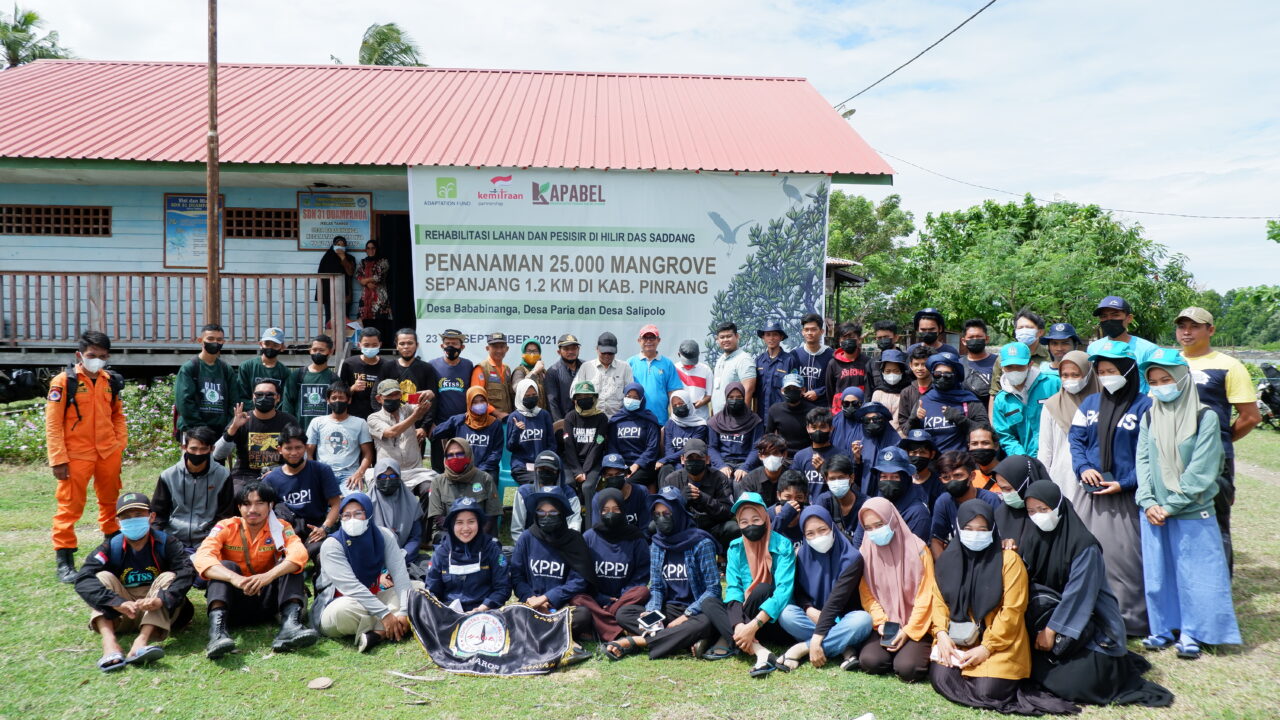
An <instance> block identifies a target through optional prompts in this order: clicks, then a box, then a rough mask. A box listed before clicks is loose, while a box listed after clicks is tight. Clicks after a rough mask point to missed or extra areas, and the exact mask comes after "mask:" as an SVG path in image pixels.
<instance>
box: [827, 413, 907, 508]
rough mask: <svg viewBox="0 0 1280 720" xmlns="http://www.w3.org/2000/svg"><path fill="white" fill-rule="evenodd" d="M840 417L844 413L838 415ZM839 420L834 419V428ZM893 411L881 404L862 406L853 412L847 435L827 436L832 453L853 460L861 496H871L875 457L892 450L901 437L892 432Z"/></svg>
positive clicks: (872, 492) (836, 432)
mask: <svg viewBox="0 0 1280 720" xmlns="http://www.w3.org/2000/svg"><path fill="white" fill-rule="evenodd" d="M841 414H842V415H844V412H843V411H842V412H841ZM841 419H842V418H837V426H836V427H839V426H840V425H843V423H841V422H840V420H841ZM892 419H893V412H892V411H891V410H890V409H889V408H888V407H887V406H885V405H882V404H880V403H878V402H875V401H872V402H869V403H863V404H862V405H860V406H858V409H857V410H854V411H853V422H852V423H850V424H849V425H848V431H847V432H838V431H836V430H835V429H833V430H832V433H831V438H832V440H831V442H832V444H833V445H834V446H835V447H836V452H838V453H844V454H848V456H849V457H851V458H853V462H854V465H855V470H856V472H855V477H856V478H857V482H858V486H859V489H860V490H861V491H862V494H863V495H874V494H875V487H876V478H875V476H876V473H875V470H874V467H873V466H874V465H875V458H876V457H878V456H879V455H880V450H881V449H883V448H888V447H896V446H897V445H898V443H899V442H901V441H902V436H901V435H899V434H898V431H897V430H894V429H893V425H892V424H891V423H892Z"/></svg>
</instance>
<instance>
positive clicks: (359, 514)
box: [342, 510, 364, 520]
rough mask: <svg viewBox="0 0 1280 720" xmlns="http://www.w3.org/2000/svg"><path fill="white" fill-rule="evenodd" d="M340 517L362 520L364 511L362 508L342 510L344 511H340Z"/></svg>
mask: <svg viewBox="0 0 1280 720" xmlns="http://www.w3.org/2000/svg"><path fill="white" fill-rule="evenodd" d="M342 519H343V520H363V519H364V511H363V510H352V511H351V512H344V513H342Z"/></svg>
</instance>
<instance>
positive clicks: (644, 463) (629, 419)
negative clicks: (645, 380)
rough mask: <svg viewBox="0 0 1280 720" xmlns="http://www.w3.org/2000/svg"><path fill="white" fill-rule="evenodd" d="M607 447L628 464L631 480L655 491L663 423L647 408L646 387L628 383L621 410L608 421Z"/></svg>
mask: <svg viewBox="0 0 1280 720" xmlns="http://www.w3.org/2000/svg"><path fill="white" fill-rule="evenodd" d="M605 445H606V446H607V448H608V452H610V453H617V454H619V455H621V456H622V458H623V460H625V461H626V463H627V466H628V468H629V469H630V470H631V479H632V480H634V481H636V482H640V483H643V484H645V485H647V486H648V487H649V490H650V491H652V490H654V489H656V485H657V477H656V476H655V475H654V473H653V464H654V462H656V461H657V460H658V453H659V452H660V451H661V449H662V424H661V423H659V422H658V417H657V416H656V415H654V414H653V412H652V411H650V410H649V409H648V408H646V407H645V399H644V386H643V385H641V384H640V383H637V382H633V383H627V385H626V387H624V388H623V389H622V409H621V410H619V411H618V412H617V414H615V415H614V416H613V417H611V418H609V425H608V427H607V429H606V430H605Z"/></svg>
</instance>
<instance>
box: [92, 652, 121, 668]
mask: <svg viewBox="0 0 1280 720" xmlns="http://www.w3.org/2000/svg"><path fill="white" fill-rule="evenodd" d="M98 669H99V670H101V671H102V672H104V673H110V672H116V671H117V670H123V669H124V655H122V654H120V653H118V652H117V653H107V654H106V655H103V656H102V657H100V658H98Z"/></svg>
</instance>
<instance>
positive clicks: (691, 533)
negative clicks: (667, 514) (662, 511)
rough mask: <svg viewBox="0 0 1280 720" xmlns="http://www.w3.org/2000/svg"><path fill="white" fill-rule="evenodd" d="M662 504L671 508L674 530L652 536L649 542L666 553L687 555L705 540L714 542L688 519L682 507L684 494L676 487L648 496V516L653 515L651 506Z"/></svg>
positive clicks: (665, 488) (704, 531) (686, 511)
mask: <svg viewBox="0 0 1280 720" xmlns="http://www.w3.org/2000/svg"><path fill="white" fill-rule="evenodd" d="M659 503H661V504H663V505H666V506H667V507H669V508H671V519H672V520H673V521H674V524H675V530H673V531H672V532H671V534H670V535H663V534H662V533H660V532H656V533H654V534H653V537H652V538H650V542H652V543H653V544H654V545H657V546H658V547H660V548H662V549H663V551H664V552H668V553H687V552H689V551H690V550H692V549H693V548H694V547H696V546H697V545H698V543H700V542H702V541H703V540H704V539H705V540H712V541H714V540H715V538H712V537H711V533H709V532H707V531H706V530H703V529H702V528H700V527H698V526H697V525H694V524H693V521H692V520H691V519H690V518H689V511H688V510H686V509H685V506H684V492H683V491H682V490H681V489H680V488H677V487H664V488H662V492H660V493H658V494H657V495H650V496H649V515H650V516H652V515H653V506H654V505H657V504H659Z"/></svg>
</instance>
